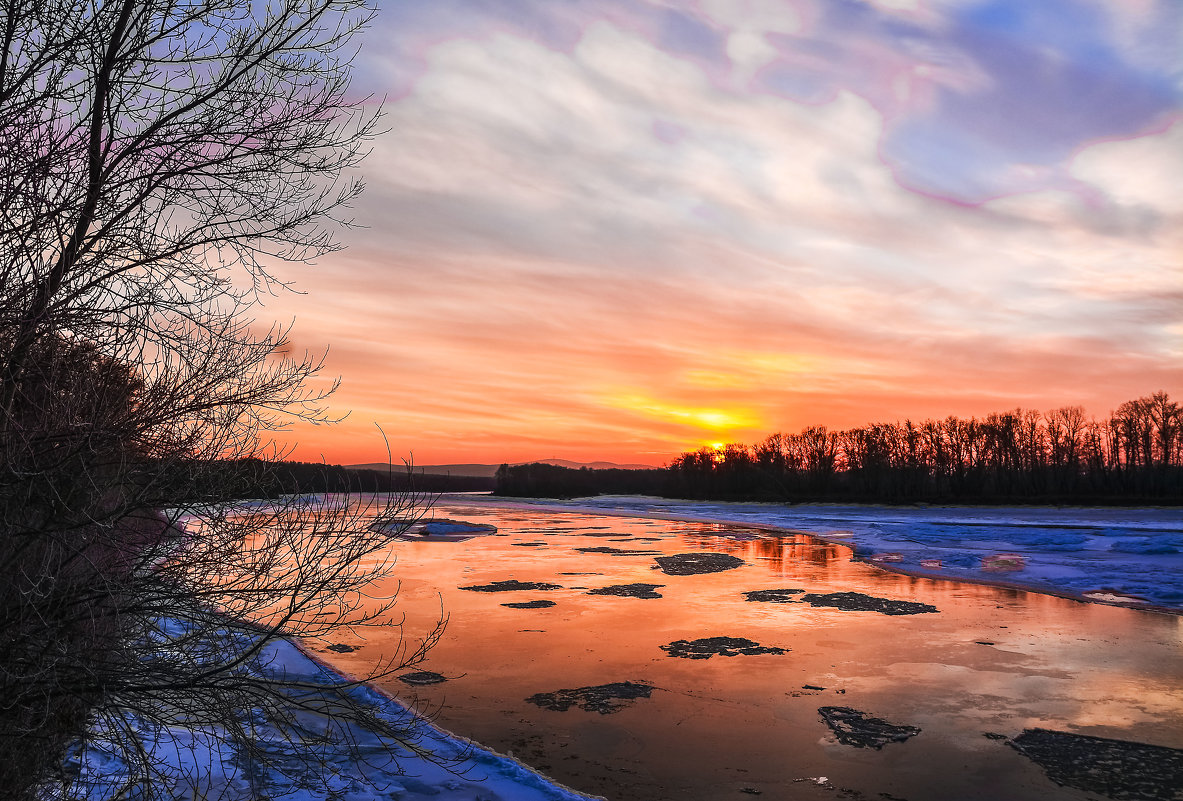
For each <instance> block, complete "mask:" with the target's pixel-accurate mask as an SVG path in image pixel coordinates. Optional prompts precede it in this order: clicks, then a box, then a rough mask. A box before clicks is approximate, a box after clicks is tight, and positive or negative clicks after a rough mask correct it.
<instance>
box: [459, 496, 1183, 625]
mask: <svg viewBox="0 0 1183 801" xmlns="http://www.w3.org/2000/svg"><path fill="white" fill-rule="evenodd" d="M592 497H598V498H600V499H602V500H604V501H607V502H611V501H612V500H613V499H622V500H623V499H628V500H630V501H634V502H644V503H652V504H658V505H661V504H669V505H671V506H672V505H674V504H699V505H711V506H724V507H726V506H729V505H735V506H747V507H757V506H761V507H770V506H776V505H775V504H767V503H762V502H747V501H693V500H680V499H671V498H659V497H657V496H645V495H602V496H592ZM588 500H591V498H573V499H571V500H570V501H569V502H568V501H564V500H562V499H557V498H544V499H539V500H537V501H534V500H530V499H525V498H510V497H507V496H495V495H489V494H472V495H469V494H466V493H454V494H450V493H445V494H444V495H442V496H440V498H439V499H438V502H440V503H449V504H461V503H466V502H468V503H473V502H475V504H476V505H479V506H490V507H495V508H503V509H522V510H530V509H533V510H543V511H549V512H560V513H561V512H569V513H572V514H597V515H604V516H606V517H626V518H627V517H631V518H638V519H651V520H669V521H681V522H687V523H719V524H723V525H732V526H742V527H744V528H751V529H757V530H764V531H768V532H772V533H774V534H775V533H790V534H805V535H807V536H810V537H813V538H814V539H817V540H819V541H821V542H825V543H827V544H830V545H841V546H845V547H846V548H849V549H850V551H851V560H852V561H856V562H860V563H862V564H866V565H869V566H871V567H875V568H878V569H880V570H883V571H885V572H888V573H895V574H898V575H904V576H911V577H913V578H923V579H931V580H934V581H950V582H954V583H957V582H961V583H966V584H975V585H979V586H987V587H999V588H1002V589H1010V590H1018V591H1021V592H1033V593H1037V594H1041V595H1050V596H1054V597H1057V598H1063V599H1066V600H1070V601H1076V602H1078V603H1086V604H1097V605H1101V606H1117V607H1121V608H1124V609H1133V610H1136V611H1141V612H1151V613H1154V614H1162V615H1171V616H1174V617H1183V608H1176V607H1171V606H1165V605H1162V604H1156V603H1153V602H1151V601H1149V600H1137V599H1133V598H1131V600H1128V601H1125V600H1111V599H1106V598H1098V597H1092V596H1090V595H1089V593H1092V592H1097V593H1101V592H1117V591H1115V590H1111V589H1110V588H1106V587H1098V588H1096V589H1095V590H1086V591H1083V592H1081V591H1075V590H1072V589H1069V588H1065V587H1058V586H1055V585H1052V584H1047V583H1044V582H1040V581H1026V582H1024V581H1019V580H1015V579H1013V578H1011V579H1007V578H1002V577H998V578H994V577H992V576H981V575H964V576H962V575H951V574H949V573H947V572H944V571H943V570H941V569H926V568H922V567H913V566H907V565H900V564H899V563H896V562H884V561H879V560H876V559H874V558H871V557H868V556H864V555H860V553H859V551H860V548H859V547H858V542H857V540H855V539H854V535H853V534H850V533H847V534H845V535H844V536H834V535H832V534H829V535H828V534H826V533H823V532H818V531H812V530H809V529H805V528H794V527H792V526H791V525H787V524H781V523H776V522H769V521H765V520H761V521H755V520H752V519H744V518H743V517H717V516H710V515H693V514H686V513H679V512H676V511H675V512H660V511H653V510H652V509H650V510H633V509H622V508H619V507H617V508H612V507H603V506H597V505H596V504H595V503H587V501H588ZM796 507H797V508H806V509H812V508H823V509H847V508H856V509H861V510H864V511H866V512H871V511H875V510H884V509H887V510H894V511H907V512H917V513H927V512H934V511H936V512H939V511H940V510H943V509H948V510H954V511H962V512H965V511H982V512H999V511H1001V510H1004V509H1010V508H1014V509H1018V510H1021V511H1028V510H1046V511H1052V510H1055V511H1068V510H1080V511H1095V510H1104V511H1107V512H1112V511H1122V510H1131V509H1148V510H1155V511H1159V510H1161V511H1167V510H1173V509H1175V507H1165V506H1143V507H1109V506H1022V507H1000V506H971V505H964V506H961V505H956V506H955V505H941V506H935V505H931V506H923V507H920V506H891V507H889V506H883V505H879V504H846V503H841V504H839V503H835V504H821V503H817V504H814V503H810V504H798V505H796ZM784 509H785V510H786V511H787V512H792V511H794V509H795V507H794V505H785V506H784Z"/></svg>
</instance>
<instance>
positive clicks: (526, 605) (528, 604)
mask: <svg viewBox="0 0 1183 801" xmlns="http://www.w3.org/2000/svg"><path fill="white" fill-rule="evenodd" d="M501 605H502V606H508V607H509V608H510V609H546V608H547V607H550V606H554V605H555V602H554V601H547V600H545V599H543V598H539V599H538V600H536V601H515V602H514V603H509V604H501Z"/></svg>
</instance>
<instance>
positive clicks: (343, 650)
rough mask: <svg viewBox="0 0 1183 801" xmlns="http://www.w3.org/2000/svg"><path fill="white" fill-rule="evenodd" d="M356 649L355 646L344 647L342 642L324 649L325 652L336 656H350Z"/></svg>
mask: <svg viewBox="0 0 1183 801" xmlns="http://www.w3.org/2000/svg"><path fill="white" fill-rule="evenodd" d="M357 649H358V646H356V645H346V644H345V643H343V642H338V643H333V644H332V645H330V646H329V647H327V648H325V650H326V651H335V652H336V653H338V654H350V653H353V652H354V651H356V650H357Z"/></svg>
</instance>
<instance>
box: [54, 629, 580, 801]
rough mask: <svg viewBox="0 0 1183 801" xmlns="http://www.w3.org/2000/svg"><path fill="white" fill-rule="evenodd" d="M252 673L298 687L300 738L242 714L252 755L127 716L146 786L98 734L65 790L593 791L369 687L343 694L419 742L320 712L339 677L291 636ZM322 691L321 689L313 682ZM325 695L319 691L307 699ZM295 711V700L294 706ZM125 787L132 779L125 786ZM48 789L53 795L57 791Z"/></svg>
mask: <svg viewBox="0 0 1183 801" xmlns="http://www.w3.org/2000/svg"><path fill="white" fill-rule="evenodd" d="M252 670H253V671H255V672H256V675H261V676H263V677H267V678H275V679H281V680H282V681H284V682H285V683H287V684H289V685H290V684H291V683H292V682H297V683H302V684H303V685H304V687H305V692H304V694H303V695H302V696H301V697H300V698H299V700H300V701H301V702H303V703H304V704H305V705H307V706H308V707H309V709H308V710H307V711H297V712H296V715H297V720H298V722H299V724H300V726H301V733H302V735H303V736H302V737H299V738H295V739H293V737H292V736H291V735H290V733H284V731H283V730H282V729H281V727H279V726H277V725H275V722H274V721H272V720H269V719H267V718H266V717H265V716H262V715H259V714H258V713H255V716H254V717H253V718H251V719H249V720H246V721H244V722H245V723H246V724H247V725H248V726H249V727H251V731H252V735H253V740H254V742H253V743H252V745H253V747H255V748H257V749H259V750H260V751H261V753H263V754H265V755H266V759H265V760H260V759H256V758H253V757H252V756H251V755H248V754H245V753H242V752H241V751H240V750H239V749H236V748H234V747H232V746H231V745H229V744H228V743H227V739H228V738H225V737H224V736H223V734H224V732H218V731H208V730H207V731H202V730H194V729H190V728H186V727H185V726H182V725H173V726H169V727H165V728H153V727H151V726H148V725H146V724H145V723H144V722H143V721H141V720H139V719H136V718H134V717H130V716H129V717H128V718H127V719H126V724H127V726H128V727H129V729H130V730H132V731H134V732H135V733H136V735H137V739H138V740H139V742H140V743H142V745H143V747H144V748H145V749H146V751H147V752H148V753H149V754H150V755H151V759H152V761H153V762H154V763H155V765H156V767H157V771H158V773H159V775H157V776H154V777H153V779H152V787H151V790H150V793H149V792H148V788H146V787H136V786H135V785H134V784H131V783H130V782H129V778H130V777H129V771H128V768H127V765H126V764H124V763H123V762H122V761H121V759H120V758H119V756H117V753H118V752H117V751H115V750H114V749H112V748H110V747H105V746H104V745H103V743H102V735H103V732H101V731H98V732H95V734H96V739H95V741H94V742H93V743H92V744H91V745H89V746H88V747H87V748H86V749H85V750H82V749H76V750H75V752H74V753H72V754H71V755H70V756H69V758H68V759H67V762H66V768H67V772H68V773H71V774H73V775H74V776H75V777H76V780H75V781H74V782H72V783H71V784H70V785H69V786H66V787H59V788H56V789H58V790H59V791H62V792H63V794H64V795H66V797H70V798H85V799H88V800H89V799H106V798H113V797H119V798H139V797H148V796H149V795H150V796H151V797H165V798H176V799H185V800H186V801H188V800H189V799H192V800H193V801H199V800H202V801H204V799H219V800H220V801H254V799H258V798H274V799H284V801H329V800H330V799H331V800H332V801H379V800H380V801H428V799H430V801H587V799H590V798H595V797H594V796H587V795H583V794H580V793H577V792H575V791H572V790H569V789H566V788H564V787H562V786H560V785H558V784H555V783H554V782H552V781H550V780H548V779H547V778H546V777H544V776H542V775H540V774H538V773H535V772H534V771H532V770H530V769H529V768H527V767H526V766H524V765H522V764H521V763H519V762H517V761H515V760H513V759H511V758H509V757H505V756H502V755H499V754H496V753H494V752H491V751H488V750H486V749H483V748H481V747H479V746H477V745H475V744H472V743H469V742H467V741H465V740H462V739H460V738H457V737H454V736H452V735H450V734H449V733H447V732H445V731H443V730H442V729H439V728H437V727H435V726H433V725H431V723H429V722H428V721H426V720H424V719H423V718H421V717H419V716H417V715H415V714H414V713H413V712H412V711H410V710H409V709H408V708H407V707H405V706H403V705H402V704H400V703H399V702H398V701H396V700H394V699H392V698H389V697H387V696H385V695H383V694H381V693H379V692H378V691H377V690H375V689H373V688H371V687H368V686H366V685H356V686H353V687H351V688H349V689H348V690H346V691H345V692H348V693H350V694H351V695H352V697H353V698H355V699H360V700H362V701H363V702H364V703H365V704H366V705H367V707H368V708H369V709H371V710H372V711H373V712H374V713H376V715H377V716H379V717H380V718H382V719H383V720H386V721H390V722H396V723H400V724H404V725H405V726H406V727H407V730H408V733H409V734H410V737H409V738H408V739H409V740H410V741H413V742H414V747H415V748H417V749H422V751H424V752H426V753H427V754H429V755H430V756H429V757H427V756H422V755H420V754H418V753H415V752H413V751H412V750H411V748H409V747H398V746H396V747H391V744H390V742H389V740H385V739H383V738H381V737H379V736H378V735H376V734H375V732H374V731H373V730H371V729H368V728H366V727H365V726H362V725H358V724H356V723H350V722H346V721H343V720H341V719H340V718H332V717H331V716H330V715H325V714H323V713H320V712H317V711H315V709H316V708H317V706H318V704H317V703H315V700H321V701H324V700H326V699H327V700H328V701H329V704H330V708H331V703H332V697H333V693H335V692H337V690H334V689H331V688H330V685H333V684H339V683H340V682H343V681H346V679H345V678H344V677H342V676H341V675H340V674H338V673H336V672H334V671H333V670H332V669H330V668H329V667H327V666H326V665H324V664H322V663H320V662H318V661H317V660H315V659H313V658H311V657H309V656H308V655H307V654H306V653H304V652H303V651H302V650H300V649H299V648H298V647H297V646H296V645H295V644H293V643H292V642H290V641H288V640H276V641H274V642H272V643H270V644H268V645H267V646H266V648H265V650H264V652H263V653H262V654H261V655H260V657H259V658H258V659H256V660H255V662H254V664H253V665H252ZM317 688H323V689H322V690H319V691H318V689H317ZM317 692H320V693H321V696H322V697H321V698H320V699H312V700H313V703H308V702H309V700H310V699H311V695H314V694H316V693H317ZM294 709H295V707H294V706H293V710H294ZM129 785H130V786H129ZM51 794H56V793H52V791H51Z"/></svg>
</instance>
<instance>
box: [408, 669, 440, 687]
mask: <svg viewBox="0 0 1183 801" xmlns="http://www.w3.org/2000/svg"><path fill="white" fill-rule="evenodd" d="M398 680H399V681H401V682H403V683H404V684H410V685H411V686H413V687H422V686H424V685H427V684H439V683H440V682H444V681H447V679H445V678H444V677H443V676H441V675H440V674H438V673H432V672H431V671H430V670H417V671H415V672H414V673H404V674H402V675H401V676H399V677H398Z"/></svg>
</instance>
